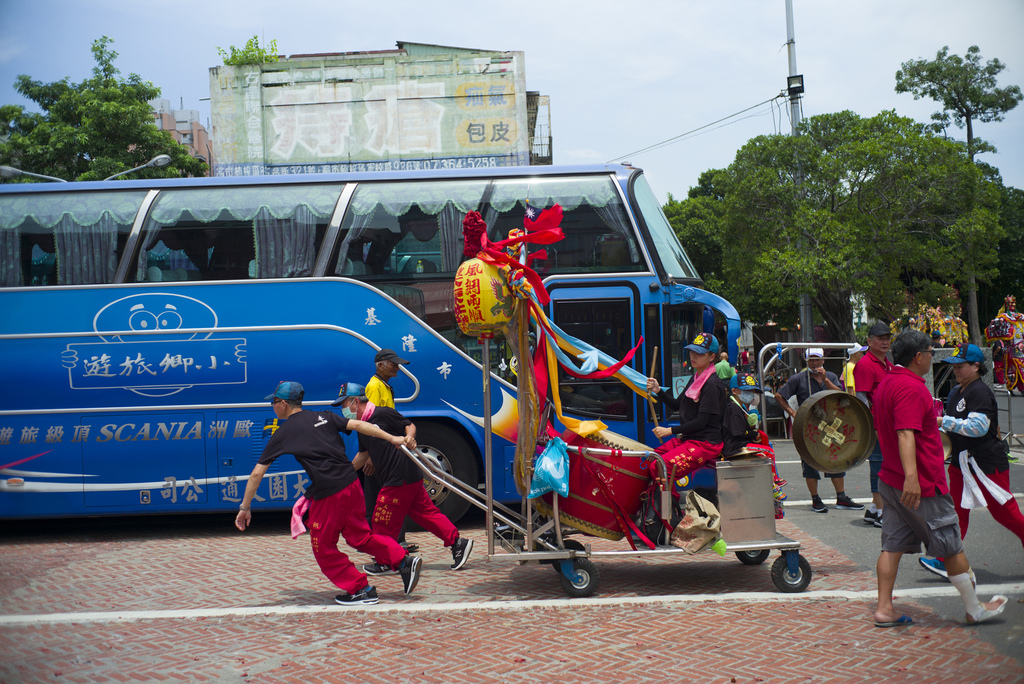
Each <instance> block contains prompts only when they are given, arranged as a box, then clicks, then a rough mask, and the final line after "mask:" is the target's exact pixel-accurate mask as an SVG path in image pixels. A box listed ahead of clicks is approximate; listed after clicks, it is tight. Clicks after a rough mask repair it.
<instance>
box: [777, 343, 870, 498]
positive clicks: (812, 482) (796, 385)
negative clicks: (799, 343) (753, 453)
mask: <svg viewBox="0 0 1024 684" xmlns="http://www.w3.org/2000/svg"><path fill="white" fill-rule="evenodd" d="M804 358H805V359H806V360H807V369H806V371H802V372H800V373H795V374H794V375H793V376H792V377H791V378H790V379H789V380H787V381H786V384H785V385H783V386H782V388H781V389H779V391H778V392H776V393H775V401H777V402H779V406H781V407H782V410H783V411H785V412H786V413H788V414H789V415H790V417H791V418H796V410H794V409H793V407H792V406H790V405H789V398H790V397H792V396H796V400H797V404H802V403H804V402H805V401H807V398H808V397H810V396H811V395H812V394H817V393H818V392H824V391H825V390H835V391H841V390H840V388H839V378H838V376H836V374H835V373H833V372H832V371H827V370H825V368H824V366H825V352H824V351H822V350H821V349H820V348H818V347H812V348H811V349H808V350H807V351H806V352H805V354H804ZM803 471H804V481H805V482H806V483H807V491H808V492H810V494H811V510H812V511H814V512H815V513H828V506H826V505H825V504H824V503H823V502H822V500H821V497H819V496H818V480H820V479H821V473H820V472H818V471H817V470H815V469H814V468H812V467H811V466H809V465H807V463H806V462H805V463H803ZM845 477H846V473H834V474H832V475H829V478H830V479H831V480H832V486H833V487H835V488H836V508H839V509H843V510H851V511H862V510H864V505H863V504H859V503H857V502H855V501H853V500H852V499H851V498H850V497H848V496H846V484H845V479H844V478H845Z"/></svg>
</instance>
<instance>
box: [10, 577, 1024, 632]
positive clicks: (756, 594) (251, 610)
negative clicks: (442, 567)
mask: <svg viewBox="0 0 1024 684" xmlns="http://www.w3.org/2000/svg"><path fill="white" fill-rule="evenodd" d="M978 594H979V595H984V596H988V595H989V594H1006V595H1008V596H1009V595H1020V594H1024V583H1020V582H1016V583H1006V584H984V585H979V586H978ZM955 596H958V593H957V590H956V589H955V588H953V587H952V586H951V585H948V584H945V585H940V586H935V587H921V588H916V589H897V590H896V591H895V592H894V597H895V598H896V599H901V598H904V599H922V598H937V597H955ZM877 598H878V595H877V591H876V590H875V589H869V590H865V591H805V592H802V593H797V594H784V593H781V592H767V591H746V592H736V593H732V594H687V595H679V594H671V595H667V596H622V597H615V598H574V599H551V600H530V601H473V602H463V603H418V604H398V605H392V606H389V605H386V604H378V605H375V606H359V607H358V610H364V611H367V612H389V613H425V612H438V611H442V612H443V611H475V610H496V611H509V610H535V609H537V608H590V607H594V606H625V605H634V606H642V605H645V604H657V605H664V604H666V603H670V604H671V603H675V604H687V603H702V602H705V601H719V602H724V601H727V602H731V603H736V602H742V601H753V602H779V601H784V602H786V603H792V602H793V601H826V600H829V601H833V600H836V599H841V600H846V601H874V600H876V599H877ZM352 610H356V608H351V607H343V606H336V605H327V606H320V605H317V606H249V607H237V608H208V609H207V608H193V609H181V610H125V611H104V612H81V613H48V614H32V615H0V627H15V626H19V625H32V624H54V623H65V624H66V623H81V622H128V621H133V620H168V619H183V618H184V619H188V618H218V617H258V616H264V617H270V616H289V615H308V614H312V613H327V612H349V611H352Z"/></svg>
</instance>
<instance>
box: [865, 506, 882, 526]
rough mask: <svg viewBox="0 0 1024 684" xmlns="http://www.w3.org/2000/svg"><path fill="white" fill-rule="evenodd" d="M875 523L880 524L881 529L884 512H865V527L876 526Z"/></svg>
mask: <svg viewBox="0 0 1024 684" xmlns="http://www.w3.org/2000/svg"><path fill="white" fill-rule="evenodd" d="M875 523H878V525H879V527H880V526H881V524H882V511H879V510H874V511H864V524H865V525H874V524H875Z"/></svg>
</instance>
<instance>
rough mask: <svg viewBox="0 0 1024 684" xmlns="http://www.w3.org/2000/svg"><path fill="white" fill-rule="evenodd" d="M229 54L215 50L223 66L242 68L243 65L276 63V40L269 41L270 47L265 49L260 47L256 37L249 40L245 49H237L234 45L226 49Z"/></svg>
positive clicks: (218, 49) (221, 50) (219, 49)
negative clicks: (222, 61)
mask: <svg viewBox="0 0 1024 684" xmlns="http://www.w3.org/2000/svg"><path fill="white" fill-rule="evenodd" d="M228 50H230V51H231V52H226V51H225V50H223V49H221V48H217V54H219V55H220V57H221V59H223V60H224V64H227V65H228V66H242V65H243V64H266V63H268V62H276V61H277V40H276V39H275V40H272V41H270V45H268V46H267V47H266V48H261V47H260V39H259V37H257V36H255V35H254V36H253V37H252V38H250V39H249V40H248V41H247V42H246V44H245V47H243V48H241V49H239V48H236V47H235V46H234V45H232V46H230V47H229V48H228Z"/></svg>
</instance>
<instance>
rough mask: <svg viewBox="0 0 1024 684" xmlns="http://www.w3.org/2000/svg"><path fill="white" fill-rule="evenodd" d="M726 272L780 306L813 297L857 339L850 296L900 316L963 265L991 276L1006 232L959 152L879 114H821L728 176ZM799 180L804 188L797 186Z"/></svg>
mask: <svg viewBox="0 0 1024 684" xmlns="http://www.w3.org/2000/svg"><path fill="white" fill-rule="evenodd" d="M728 174H729V191H728V195H727V197H726V200H725V222H724V233H725V241H724V245H725V248H726V250H727V253H731V254H735V255H743V258H742V259H735V258H734V259H727V260H726V261H725V263H724V264H723V273H724V279H725V280H726V281H727V282H732V281H734V280H739V279H746V280H747V281H750V282H756V283H758V284H759V286H763V287H764V288H766V289H767V290H768V291H779V290H781V291H784V292H785V293H787V294H786V297H785V298H784V299H782V301H791V300H792V298H794V297H798V296H799V295H801V294H804V293H806V294H809V295H810V296H811V299H812V301H813V303H814V305H815V307H816V308H817V309H818V311H819V313H820V314H821V316H822V318H823V319H824V320H825V322H826V323H827V324H828V326H829V328H830V329H831V331H832V334H833V339H836V340H838V341H852V340H853V328H852V306H851V303H850V300H851V296H853V295H861V296H863V297H864V298H865V299H866V301H867V302H869V306H870V307H871V311H872V312H873V313H875V314H876V315H877V314H879V313H885V314H887V315H886V316H885V317H887V318H893V317H895V316H897V315H899V313H901V311H902V309H903V307H904V306H906V305H907V303H908V302H907V297H908V294H909V295H910V296H911V297H915V298H917V299H922V300H928V299H936V298H938V297H939V296H940V295H941V294H942V293H943V292H944V291H945V290H946V285H947V283H948V284H951V285H956V284H959V282H960V276H961V274H962V273H963V272H964V269H968V270H971V271H973V272H974V273H976V274H978V275H979V277H983V278H988V277H990V276H991V275H992V273H993V266H994V263H995V245H996V242H997V241H998V239H999V236H1000V234H1001V233H1000V228H999V223H998V220H997V214H996V207H997V205H998V201H997V197H996V193H995V190H994V186H993V185H992V184H991V183H988V182H987V181H985V179H984V178H983V176H982V173H981V171H980V170H979V169H978V168H977V167H976V166H975V165H974V164H972V163H971V161H970V159H969V157H968V155H967V154H966V151H965V149H964V147H963V145H962V144H960V143H957V142H954V141H951V140H946V139H944V138H942V137H939V136H937V135H934V134H931V133H929V132H928V131H926V130H925V127H924V126H922V125H921V124H918V123H916V122H914V121H912V120H910V119H906V118H901V117H898V116H896V114H895V113H894V112H882V113H881V114H879V115H878V116H875V117H872V118H867V119H865V118H861V117H859V116H857V115H856V114H854V113H852V112H848V111H847V112H839V113H836V114H825V115H821V116H816V117H812V118H810V119H808V120H806V121H804V122H803V123H802V124H801V135H800V136H783V135H773V136H761V137H758V138H754V139H752V140H751V141H749V142H748V143H747V144H746V145H745V146H744V147H743V148H742V149H740V151H739V152H738V153H737V155H736V160H735V161H734V162H733V164H732V165H730V167H729V169H728ZM798 177H799V178H800V179H801V182H800V183H799V184H797V182H796V180H797V178H798Z"/></svg>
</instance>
